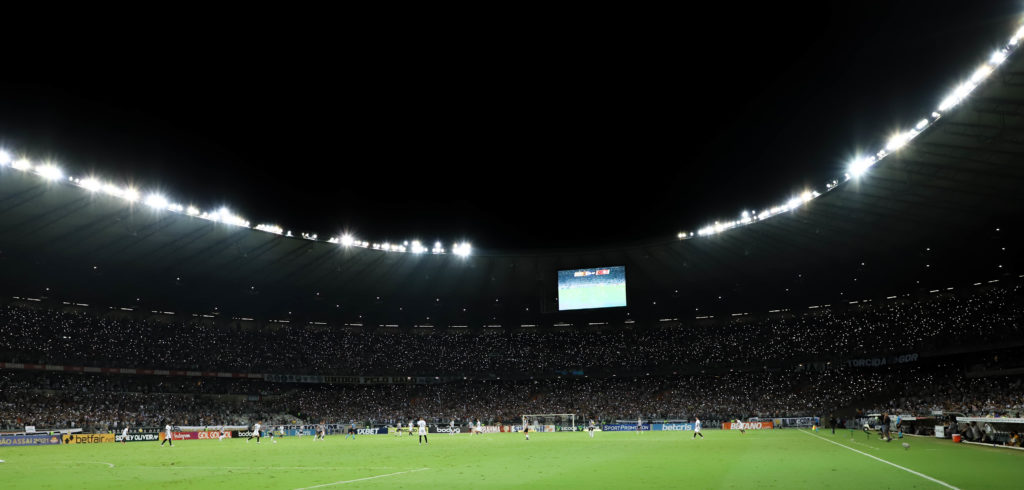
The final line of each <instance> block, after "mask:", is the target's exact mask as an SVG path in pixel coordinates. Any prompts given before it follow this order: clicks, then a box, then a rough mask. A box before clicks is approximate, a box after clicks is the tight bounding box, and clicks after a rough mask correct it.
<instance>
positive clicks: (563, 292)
mask: <svg viewBox="0 0 1024 490" xmlns="http://www.w3.org/2000/svg"><path fill="white" fill-rule="evenodd" d="M558 304H559V307H560V308H561V309H563V310H582V309H587V308H607V307H610V306H626V284H625V283H622V284H618V285H607V286H590V287H585V288H568V289H559V290H558Z"/></svg>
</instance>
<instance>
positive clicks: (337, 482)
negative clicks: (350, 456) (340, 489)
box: [295, 468, 430, 490]
mask: <svg viewBox="0 0 1024 490" xmlns="http://www.w3.org/2000/svg"><path fill="white" fill-rule="evenodd" d="M429 469H430V468H419V469H415V470H409V471H399V472H396V473H388V474H386V475H377V476H368V477H366V478H356V479H355V480H342V481H336V482H333V483H324V484H323V485H313V486H311V487H302V488H296V489H295V490H309V489H310V488H320V487H329V486H332V485H344V484H346V483H355V482H357V481H366V480H373V479H374V478H384V477H385V476H395V475H401V474H404V473H415V472H417V471H423V470H429Z"/></svg>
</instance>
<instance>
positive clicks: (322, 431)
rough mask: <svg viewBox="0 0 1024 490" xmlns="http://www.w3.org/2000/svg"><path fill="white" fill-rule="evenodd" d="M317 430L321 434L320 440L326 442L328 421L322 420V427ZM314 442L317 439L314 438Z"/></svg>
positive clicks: (319, 426) (317, 427)
mask: <svg viewBox="0 0 1024 490" xmlns="http://www.w3.org/2000/svg"><path fill="white" fill-rule="evenodd" d="M316 430H317V432H319V434H317V435H319V436H320V440H321V441H322V440H324V437H325V436H326V435H327V421H326V420H321V421H320V425H318V426H316ZM313 440H314V441H315V440H316V437H314V438H313Z"/></svg>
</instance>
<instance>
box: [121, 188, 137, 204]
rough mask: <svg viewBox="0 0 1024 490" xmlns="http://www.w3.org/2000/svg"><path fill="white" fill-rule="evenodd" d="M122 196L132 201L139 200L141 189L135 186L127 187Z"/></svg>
mask: <svg viewBox="0 0 1024 490" xmlns="http://www.w3.org/2000/svg"><path fill="white" fill-rule="evenodd" d="M121 197H123V198H125V199H127V200H128V201H130V202H135V201H138V200H139V191H137V190H135V188H134V187H126V188H125V190H124V191H123V192H122V193H121Z"/></svg>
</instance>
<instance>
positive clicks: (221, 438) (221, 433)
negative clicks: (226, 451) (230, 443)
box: [217, 425, 227, 441]
mask: <svg viewBox="0 0 1024 490" xmlns="http://www.w3.org/2000/svg"><path fill="white" fill-rule="evenodd" d="M226 434H227V433H226V432H225V431H224V426H223V425H222V426H220V437H218V438H217V440H218V441H223V440H224V436H225V435H226Z"/></svg>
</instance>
